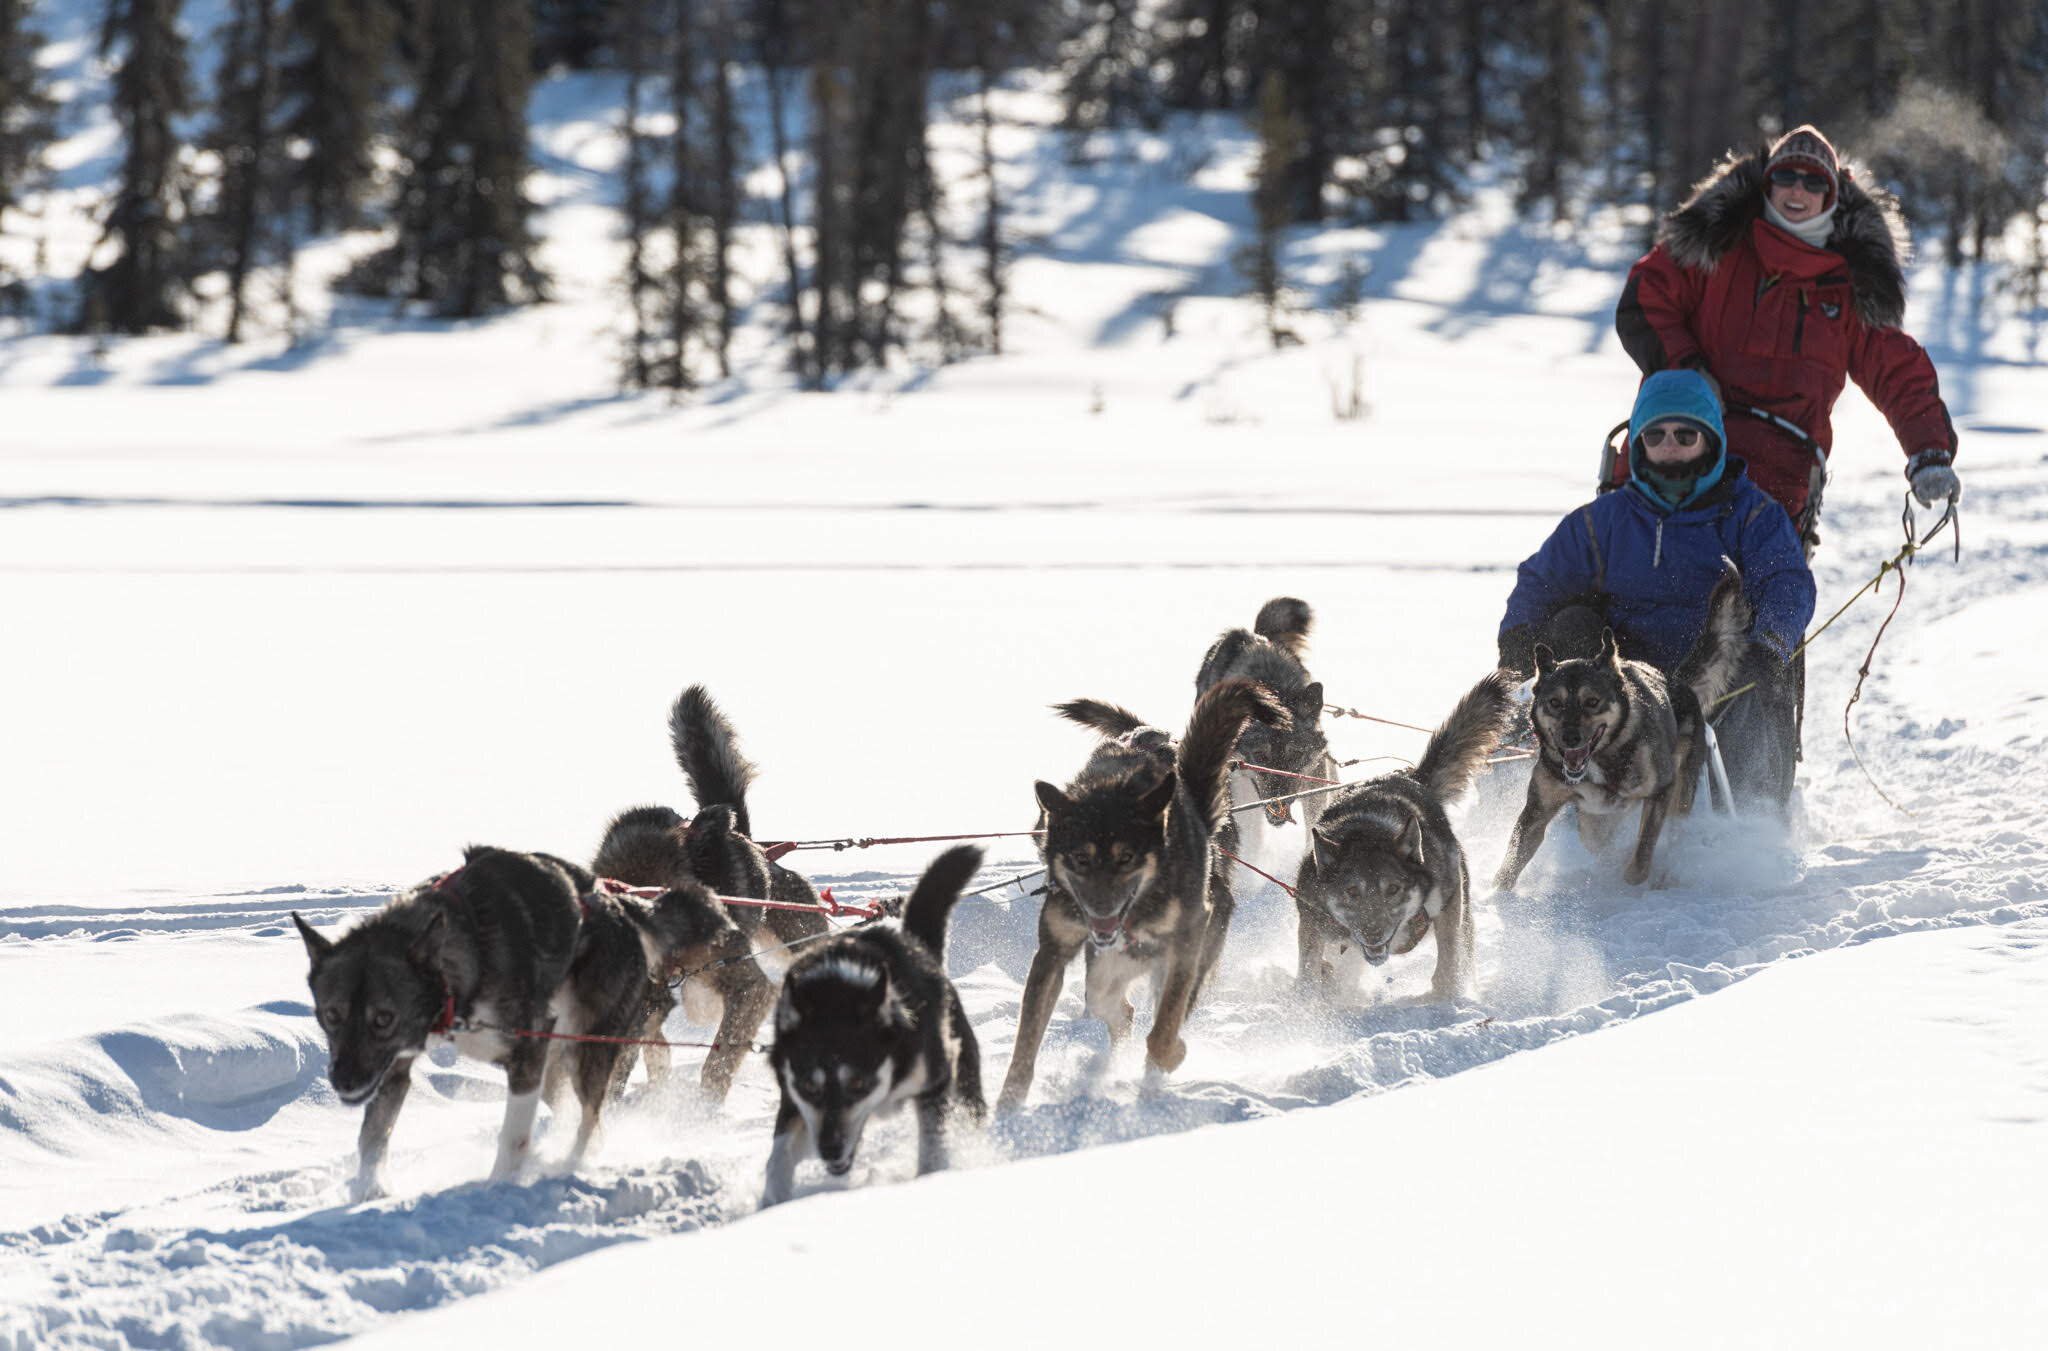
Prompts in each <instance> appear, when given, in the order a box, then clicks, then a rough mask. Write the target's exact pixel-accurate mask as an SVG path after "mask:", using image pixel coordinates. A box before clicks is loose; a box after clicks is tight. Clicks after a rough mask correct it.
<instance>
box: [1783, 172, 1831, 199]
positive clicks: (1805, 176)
mask: <svg viewBox="0 0 2048 1351" xmlns="http://www.w3.org/2000/svg"><path fill="white" fill-rule="evenodd" d="M1794 183H1797V184H1798V185H1799V186H1800V187H1802V188H1805V189H1806V190H1807V191H1808V192H1811V193H1816V194H1818V195H1820V196H1822V197H1825V196H1827V194H1828V190H1829V189H1830V188H1831V187H1833V186H1834V185H1833V184H1831V183H1829V182H1828V176H1827V175H1826V174H1810V173H1807V172H1805V171H1804V170H1801V169H1773V170H1771V186H1772V187H1774V188H1789V187H1791V186H1792V185H1793V184H1794Z"/></svg>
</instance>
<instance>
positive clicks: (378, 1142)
mask: <svg viewBox="0 0 2048 1351" xmlns="http://www.w3.org/2000/svg"><path fill="white" fill-rule="evenodd" d="M410 1092H412V1057H411V1056H402V1057H400V1059H399V1060H398V1063H396V1064H394V1065H393V1066H392V1067H391V1069H390V1071H389V1072H388V1073H387V1074H385V1076H384V1082H383V1083H381V1084H378V1085H377V1096H376V1097H374V1098H371V1099H370V1105H369V1106H368V1107H365V1108H364V1109H363V1129H362V1131H361V1133H360V1134H358V1135H357V1136H356V1158H357V1165H356V1177H355V1181H354V1182H352V1183H350V1184H349V1195H350V1198H351V1199H352V1200H356V1201H374V1200H376V1199H377V1198H378V1197H380V1196H384V1195H387V1194H388V1189H387V1188H386V1186H385V1178H384V1156H385V1153H386V1151H387V1150H388V1149H389V1148H390V1145H391V1127H392V1126H393V1125H394V1124H396V1123H397V1121H398V1109H399V1108H401V1107H403V1106H405V1095H406V1094H408V1093H410Z"/></svg>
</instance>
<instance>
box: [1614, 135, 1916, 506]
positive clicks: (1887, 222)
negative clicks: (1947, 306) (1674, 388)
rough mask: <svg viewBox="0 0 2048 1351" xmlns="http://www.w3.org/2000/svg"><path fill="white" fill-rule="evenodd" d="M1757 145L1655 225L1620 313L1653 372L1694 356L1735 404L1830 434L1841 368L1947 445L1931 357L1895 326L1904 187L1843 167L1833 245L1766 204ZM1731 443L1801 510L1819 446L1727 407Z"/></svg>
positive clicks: (1828, 443)
mask: <svg viewBox="0 0 2048 1351" xmlns="http://www.w3.org/2000/svg"><path fill="white" fill-rule="evenodd" d="M1763 164H1764V159H1763V156H1762V155H1752V156H1750V157H1748V158H1746V159H1741V160H1734V161H1731V162H1729V163H1726V164H1724V165H1722V166H1721V168H1720V170H1719V171H1718V172H1717V173H1716V174H1715V175H1714V176H1713V177H1712V178H1709V179H1708V180H1707V181H1706V182H1704V183H1702V184H1701V185H1700V186H1699V187H1698V188H1697V189H1696V190H1695V191H1694V193H1693V195H1692V197H1691V198H1690V199H1688V200H1687V202H1686V203H1685V205H1684V206H1682V207H1680V208H1679V209H1678V210H1677V211H1675V212H1673V213H1672V215H1671V217H1670V218H1669V219H1668V220H1666V221H1665V223H1664V226H1663V229H1662V230H1661V231H1660V235H1659V242H1658V244H1657V247H1656V248H1654V249H1652V250H1651V251H1650V252H1649V253H1648V254H1647V255H1646V256H1645V257H1644V258H1643V259H1642V260H1641V261H1640V262H1638V263H1637V264H1636V265H1635V267H1634V268H1633V269H1632V270H1631V271H1630V272H1629V275H1628V283H1627V285H1626V287H1625V288H1624V289H1623V291H1622V296H1621V304H1620V305H1619V307H1618V308H1617V309H1616V311H1615V315H1614V326H1615V329H1616V331H1617V332H1619V333H1620V335H1621V341H1622V345H1623V346H1624V347H1626V348H1627V349H1628V353H1629V355H1630V356H1631V357H1633V358H1635V362H1636V364H1637V365H1638V366H1639V367H1641V368H1642V371H1643V374H1644V375H1646V376H1647V375H1650V374H1652V373H1653V372H1656V371H1660V370H1666V369H1670V368H1672V367H1678V366H1698V367H1701V368H1702V369H1704V370H1706V371H1707V372H1708V373H1709V374H1711V375H1712V376H1713V377H1714V378H1715V379H1716V380H1718V381H1719V382H1720V384H1721V393H1722V397H1723V398H1724V399H1725V400H1727V402H1729V403H1731V404H1748V405H1750V406H1751V407H1754V408H1760V409H1763V410H1765V411H1766V412H1770V413H1775V414H1777V415H1778V416H1779V417H1782V418H1785V419H1786V420H1787V421H1789V422H1791V423H1793V424H1794V425H1795V426H1798V427H1800V428H1803V429H1804V430H1805V431H1806V433H1807V434H1808V435H1809V436H1811V437H1812V438H1813V439H1814V441H1815V442H1816V443H1818V444H1819V446H1820V447H1821V449H1823V450H1830V449H1832V447H1833V445H1834V431H1833V429H1832V428H1831V427H1830V426H1829V423H1828V415H1829V413H1830V412H1832V411H1833V409H1834V406H1835V400H1836V399H1838V398H1840V397H1841V394H1842V382H1843V380H1844V379H1845V378H1847V379H1853V380H1855V382H1856V384H1857V386H1858V387H1859V388H1861V389H1862V390H1863V392H1864V393H1865V394H1867V395H1868V396H1869V397H1870V401H1871V402H1872V403H1873V404H1875V405H1877V408H1878V410H1879V411H1880V412H1882V413H1883V414H1884V415H1885V418H1886V419H1887V420H1888V421H1889V422H1890V423H1891V425H1892V431H1893V432H1894V434H1896V435H1897V436H1898V438H1899V445H1900V447H1901V449H1903V450H1904V451H1905V453H1906V454H1907V455H1908V456H1911V455H1913V454H1915V453H1917V452H1919V451H1924V450H1932V451H1937V452H1940V454H1938V455H1936V456H1935V457H1933V458H1934V459H1936V460H1938V461H1939V462H1942V463H1946V462H1947V461H1948V459H1951V458H1953V456H1954V453H1955V446H1956V436H1955V429H1954V427H1953V426H1952V425H1951V424H1950V422H1949V416H1948V409H1947V408H1946V407H1945V406H1944V405H1943V404H1942V401H1941V389H1940V385H1939V382H1938V381H1937V379H1936V377H1935V373H1934V363H1933V361H1931V360H1930V359H1929V358H1928V356H1927V352H1926V350H1925V349H1924V348H1922V347H1921V346H1920V344H1919V343H1917V342H1915V341H1913V339H1912V338H1910V337H1908V336H1907V335H1906V333H1905V332H1904V331H1902V330H1901V329H1900V327H1899V324H1900V321H1901V320H1902V319H1903V318H1904V317H1905V277H1904V273H1903V270H1902V269H1901V267H1900V264H1899V257H1900V254H1901V252H1902V251H1903V243H1902V241H1903V240H1904V237H1905V230H1904V226H1903V225H1902V224H1900V222H1899V220H1898V216H1897V207H1896V203H1894V202H1892V201H1891V199H1890V198H1889V197H1887V196H1883V195H1881V194H1877V193H1873V192H1870V191H1867V190H1865V189H1864V188H1862V187H1861V186H1860V185H1859V184H1857V183H1856V182H1855V180H1854V179H1853V178H1851V176H1850V174H1849V172H1848V171H1847V169H1846V168H1845V169H1844V170H1843V172H1842V175H1841V188H1840V194H1839V195H1840V204H1839V205H1838V206H1837V207H1836V210H1835V218H1834V228H1833V230H1832V231H1831V233H1830V234H1829V236H1828V247H1826V248H1824V249H1817V248H1814V247H1812V246H1810V245H1808V244H1804V243H1802V242H1800V241H1799V240H1797V239H1795V238H1793V237H1792V236H1791V235H1789V234H1787V233H1786V232H1785V231H1783V230H1780V229H1779V228H1778V227H1777V226H1775V225H1772V224H1771V223H1770V222H1769V221H1767V220H1765V219H1764V216H1763V207H1764V191H1765V184H1764V172H1763ZM1728 449H1729V451H1730V453H1732V454H1736V455H1740V456H1741V457H1742V458H1743V459H1745V460H1746V461H1748V463H1749V473H1750V477H1751V478H1752V479H1754V480H1755V481H1756V483H1757V485H1758V486H1759V487H1761V488H1762V489H1763V490H1764V491H1765V492H1767V493H1769V494H1770V495H1771V496H1772V497H1774V498H1776V499H1777V500H1778V501H1779V502H1780V503H1782V504H1783V505H1784V507H1785V510H1786V511H1788V512H1790V513H1791V514H1792V516H1793V518H1794V519H1797V518H1798V516H1799V513H1800V512H1801V511H1802V510H1803V509H1804V508H1805V506H1806V501H1807V497H1808V494H1809V491H1810V489H1811V487H1812V486H1813V471H1814V465H1813V457H1812V453H1811V452H1810V451H1808V450H1807V449H1806V448H1805V447H1804V446H1802V445H1801V443H1800V442H1799V440H1798V439H1797V438H1796V437H1794V436H1792V435H1790V434H1789V433H1787V432H1784V431H1782V430H1779V429H1778V428H1776V427H1773V426H1772V425H1771V424H1769V423H1767V422H1764V421H1762V420H1760V419H1757V418H1752V417H1743V416H1738V415H1731V416H1730V417H1729V418H1728Z"/></svg>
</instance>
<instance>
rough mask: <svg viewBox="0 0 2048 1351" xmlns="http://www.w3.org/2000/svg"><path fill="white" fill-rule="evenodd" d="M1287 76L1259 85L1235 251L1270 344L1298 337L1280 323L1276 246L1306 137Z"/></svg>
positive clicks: (1281, 287)
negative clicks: (1249, 184) (1248, 181)
mask: <svg viewBox="0 0 2048 1351" xmlns="http://www.w3.org/2000/svg"><path fill="white" fill-rule="evenodd" d="M1292 102H1293V100H1291V99H1289V98H1288V96H1287V87H1286V81H1285V80H1284V79H1283V78H1282V77H1281V75H1280V73H1279V72H1278V71H1267V72H1266V75H1265V78H1264V80H1263V81H1261V83H1260V87H1259V123H1258V125H1259V167H1258V179H1257V182H1256V184H1255V185H1254V187H1253V189H1252V221H1253V227H1254V230H1255V233H1254V234H1253V236H1252V242H1251V243H1249V244H1247V245H1245V246H1244V247H1243V248H1241V249H1239V250H1238V253H1237V258H1236V262H1237V268H1238V271H1239V272H1240V273H1241V274H1242V275H1243V276H1244V279H1245V281H1246V283H1247V285H1248V286H1249V288H1250V290H1251V293H1252V295H1253V296H1255V297H1256V298H1257V299H1258V302H1259V309H1260V311H1261V313H1262V314H1263V315H1264V316H1265V321H1266V336H1267V338H1268V339H1269V340H1271V342H1272V344H1273V346H1275V347H1281V346H1284V345H1286V344H1287V343H1289V342H1294V341H1298V339H1297V338H1296V337H1295V335H1294V333H1293V332H1292V331H1291V330H1289V329H1288V328H1287V326H1286V325H1285V324H1284V323H1283V322H1282V320H1283V318H1284V316H1285V314H1286V312H1287V292H1288V287H1287V277H1286V273H1285V271H1284V270H1283V268H1282V266H1281V261H1280V246H1281V243H1282V242H1283V240H1284V239H1285V237H1286V232H1287V226H1288V225H1289V223H1291V222H1292V221H1293V220H1294V219H1295V214H1294V213H1295V200H1294V198H1295V191H1296V187H1295V184H1296V176H1295V162H1296V161H1297V160H1299V159H1300V158H1301V155H1302V149H1303V146H1304V144H1305V143H1306V141H1307V137H1306V136H1305V135H1304V133H1303V131H1302V127H1301V122H1300V120H1299V119H1298V118H1296V117H1295V115H1294V111H1293V108H1292V106H1291V105H1292Z"/></svg>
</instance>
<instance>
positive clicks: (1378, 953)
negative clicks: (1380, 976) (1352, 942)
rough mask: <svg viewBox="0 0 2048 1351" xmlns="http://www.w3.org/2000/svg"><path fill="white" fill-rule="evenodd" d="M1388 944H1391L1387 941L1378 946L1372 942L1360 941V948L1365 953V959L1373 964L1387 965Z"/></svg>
mask: <svg viewBox="0 0 2048 1351" xmlns="http://www.w3.org/2000/svg"><path fill="white" fill-rule="evenodd" d="M1388 946H1389V945H1388V944H1386V943H1382V944H1380V945H1379V946H1378V947H1373V946H1371V945H1370V944H1366V943H1360V944H1359V945H1358V950H1359V951H1360V952H1362V953H1364V954H1365V960H1366V961H1368V962H1370V963H1371V964H1372V965H1374V966H1385V965H1386V964H1387V949H1388Z"/></svg>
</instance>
